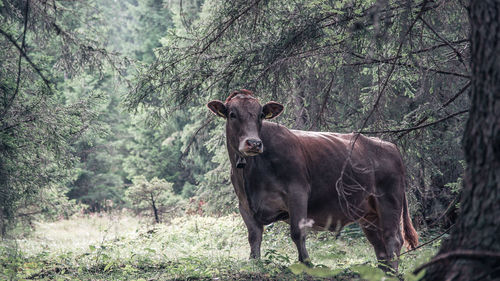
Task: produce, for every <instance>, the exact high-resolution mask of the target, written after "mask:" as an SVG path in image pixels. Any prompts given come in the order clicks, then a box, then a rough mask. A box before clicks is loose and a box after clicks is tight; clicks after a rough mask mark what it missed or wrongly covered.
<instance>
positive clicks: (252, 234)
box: [239, 205, 264, 259]
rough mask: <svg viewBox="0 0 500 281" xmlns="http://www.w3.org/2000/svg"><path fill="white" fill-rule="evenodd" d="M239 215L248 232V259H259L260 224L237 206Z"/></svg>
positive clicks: (261, 229)
mask: <svg viewBox="0 0 500 281" xmlns="http://www.w3.org/2000/svg"><path fill="white" fill-rule="evenodd" d="M239 209H240V214H241V216H242V217H243V221H244V222H245V225H246V226H247V230H248V243H250V258H251V259H260V244H261V243H262V232H263V230H264V228H263V226H262V224H259V223H258V222H257V221H256V220H255V219H254V217H253V216H252V215H251V214H250V213H249V212H248V211H247V210H245V208H242V207H241V205H240V206H239Z"/></svg>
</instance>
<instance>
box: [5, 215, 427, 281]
mask: <svg viewBox="0 0 500 281" xmlns="http://www.w3.org/2000/svg"><path fill="white" fill-rule="evenodd" d="M140 220H141V219H140V218H137V217H132V216H129V215H126V214H119V213H113V214H109V215H88V216H82V217H72V218H71V219H70V220H61V221H57V222H51V223H41V224H39V226H38V228H37V230H35V231H34V232H33V233H32V234H31V236H29V237H27V238H26V239H23V240H20V241H19V242H18V244H17V246H16V245H12V244H10V246H9V244H8V241H6V240H4V241H2V242H1V243H0V251H1V253H2V255H0V278H1V279H7V277H8V276H13V277H14V278H18V279H47V280H54V279H59V278H62V279H105V280H117V279H119V280H138V279H140V278H144V279H146V280H149V279H155V280H171V279H177V280H179V279H181V280H186V279H212V278H219V279H221V280H242V279H244V280H247V279H254V280H255V279H259V280H318V279H322V278H323V277H327V278H332V277H334V278H335V279H337V280H353V279H354V280H359V279H360V278H362V279H363V280H383V278H386V279H385V280H388V279H387V278H391V277H390V276H389V277H388V276H385V275H383V274H382V273H381V272H380V270H379V269H377V268H375V266H376V259H375V255H374V253H373V251H372V250H371V246H370V245H369V243H368V242H367V241H366V240H365V239H363V238H357V239H350V238H349V236H347V235H344V234H343V233H341V236H340V237H339V238H335V237H334V236H333V235H327V236H325V235H324V232H322V233H321V235H322V236H316V233H314V232H313V233H310V235H309V239H308V242H307V243H308V247H309V249H310V254H311V259H312V262H313V263H314V264H315V266H314V267H307V266H305V265H302V264H297V263H296V254H297V253H296V249H295V246H294V244H293V242H292V240H291V239H290V237H289V233H288V232H287V231H286V230H287V229H288V225H286V224H284V223H276V224H273V225H271V226H269V227H267V228H266V230H265V232H264V240H263V253H264V256H263V257H262V260H261V261H254V260H249V259H248V255H249V246H248V241H247V234H246V229H245V226H244V224H243V222H242V221H241V219H240V217H239V216H238V215H229V216H223V217H217V218H216V217H201V216H192V217H179V218H175V219H173V220H171V221H170V223H168V224H156V225H154V226H147V225H144V224H141V223H140ZM321 250H322V251H324V252H332V253H334V252H337V253H338V252H346V254H345V256H343V257H341V258H340V257H338V256H335V255H332V256H328V255H324V254H322V253H320V252H318V251H321ZM436 250H437V248H436V247H432V246H424V248H422V249H421V250H419V251H416V252H412V253H411V255H410V256H404V258H403V259H402V260H401V266H400V271H401V273H402V274H403V275H405V278H407V277H408V278H407V280H417V279H415V278H416V277H414V276H413V277H412V275H411V274H410V272H411V271H412V270H413V269H414V268H415V267H416V266H417V265H418V264H419V263H420V262H422V261H425V260H428V259H430V257H431V255H433V254H434V253H435V252H436ZM8 274H10V275H8ZM376 277H380V278H379V279H376Z"/></svg>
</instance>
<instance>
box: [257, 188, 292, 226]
mask: <svg viewBox="0 0 500 281" xmlns="http://www.w3.org/2000/svg"><path fill="white" fill-rule="evenodd" d="M252 209H253V212H254V218H255V219H256V220H257V221H258V222H259V223H261V224H263V225H267V224H270V223H273V222H276V221H280V220H287V219H288V218H289V214H288V208H287V206H286V204H285V199H284V198H283V196H280V195H277V194H275V195H273V194H266V195H265V196H260V198H259V199H258V200H257V201H256V202H255V203H254V204H252Z"/></svg>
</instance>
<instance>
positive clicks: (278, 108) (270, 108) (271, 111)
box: [262, 101, 284, 119]
mask: <svg viewBox="0 0 500 281" xmlns="http://www.w3.org/2000/svg"><path fill="white" fill-rule="evenodd" d="M283 108H284V107H283V105H281V104H279V103H277V102H274V101H271V102H268V103H266V104H265V105H264V106H263V107H262V113H263V114H264V119H273V118H274V117H276V116H278V115H280V114H281V112H283Z"/></svg>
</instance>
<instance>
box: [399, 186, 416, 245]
mask: <svg viewBox="0 0 500 281" xmlns="http://www.w3.org/2000/svg"><path fill="white" fill-rule="evenodd" d="M403 237H404V239H405V241H406V243H407V248H408V249H415V248H416V247H417V246H418V234H417V231H415V228H414V227H413V224H412V223H411V218H410V213H409V212H408V201H407V200H406V193H403Z"/></svg>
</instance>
